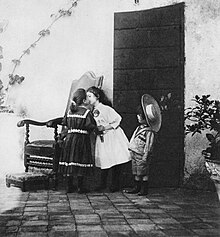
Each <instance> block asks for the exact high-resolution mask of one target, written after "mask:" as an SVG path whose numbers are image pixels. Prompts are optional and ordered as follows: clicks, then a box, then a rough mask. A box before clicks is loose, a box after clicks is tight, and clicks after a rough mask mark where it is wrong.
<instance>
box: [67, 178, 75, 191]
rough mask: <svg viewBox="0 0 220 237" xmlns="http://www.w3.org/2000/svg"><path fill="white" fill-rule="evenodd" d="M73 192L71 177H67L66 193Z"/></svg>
mask: <svg viewBox="0 0 220 237" xmlns="http://www.w3.org/2000/svg"><path fill="white" fill-rule="evenodd" d="M72 192H74V186H73V176H68V177H67V193H72Z"/></svg>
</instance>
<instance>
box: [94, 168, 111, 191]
mask: <svg viewBox="0 0 220 237" xmlns="http://www.w3.org/2000/svg"><path fill="white" fill-rule="evenodd" d="M108 170H109V169H103V170H101V182H100V185H99V186H98V187H97V188H96V189H95V191H98V192H99V191H102V190H104V189H106V187H107V177H108Z"/></svg>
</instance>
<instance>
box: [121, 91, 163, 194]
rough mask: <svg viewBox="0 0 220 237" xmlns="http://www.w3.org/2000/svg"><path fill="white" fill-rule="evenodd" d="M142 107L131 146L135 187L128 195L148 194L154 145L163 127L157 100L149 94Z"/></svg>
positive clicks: (145, 97) (142, 101) (140, 107)
mask: <svg viewBox="0 0 220 237" xmlns="http://www.w3.org/2000/svg"><path fill="white" fill-rule="evenodd" d="M141 104H142V106H139V107H138V109H137V119H138V122H139V124H140V125H139V126H138V127H137V128H136V129H135V131H134V133H133V135H132V137H131V140H130V144H129V151H130V154H131V159H132V173H133V175H134V179H135V187H134V188H133V189H131V190H126V191H125V192H126V193H138V195H139V196H145V195H147V194H148V178H149V165H150V163H151V160H152V151H153V145H154V143H155V139H156V134H157V132H158V131H159V129H160V126H161V112H160V107H159V105H158V104H157V102H156V100H155V99H154V98H153V97H151V96H150V95H148V94H145V95H143V96H142V98H141Z"/></svg>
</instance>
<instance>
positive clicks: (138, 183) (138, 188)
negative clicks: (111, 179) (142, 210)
mask: <svg viewBox="0 0 220 237" xmlns="http://www.w3.org/2000/svg"><path fill="white" fill-rule="evenodd" d="M140 191H141V181H136V180H135V186H134V188H132V189H130V190H124V192H125V193H130V194H135V193H139V192H140Z"/></svg>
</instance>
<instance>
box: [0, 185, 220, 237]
mask: <svg viewBox="0 0 220 237" xmlns="http://www.w3.org/2000/svg"><path fill="white" fill-rule="evenodd" d="M0 188H2V189H0V190H1V193H0V236H1V237H3V236H34V237H38V236H39V237H44V236H59V237H60V236H71V237H74V236H77V237H81V236H88V237H93V236H95V237H101V236H111V237H113V236H115V237H120V236H212V237H215V236H220V203H219V202H218V200H217V194H215V193H209V192H195V191H190V190H180V189H178V190H174V189H159V190H158V189H157V190H154V189H151V190H150V194H149V195H148V196H147V197H139V196H137V195H135V194H124V193H121V192H117V193H109V192H106V193H94V192H93V193H88V194H86V195H85V194H77V193H71V194H66V193H65V192H64V191H51V190H50V191H45V190H42V191H37V192H34V191H32V192H25V193H22V192H20V190H19V189H17V188H13V187H11V188H9V189H4V192H2V190H3V187H2V186H1V187H0ZM6 209H8V210H6Z"/></svg>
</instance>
